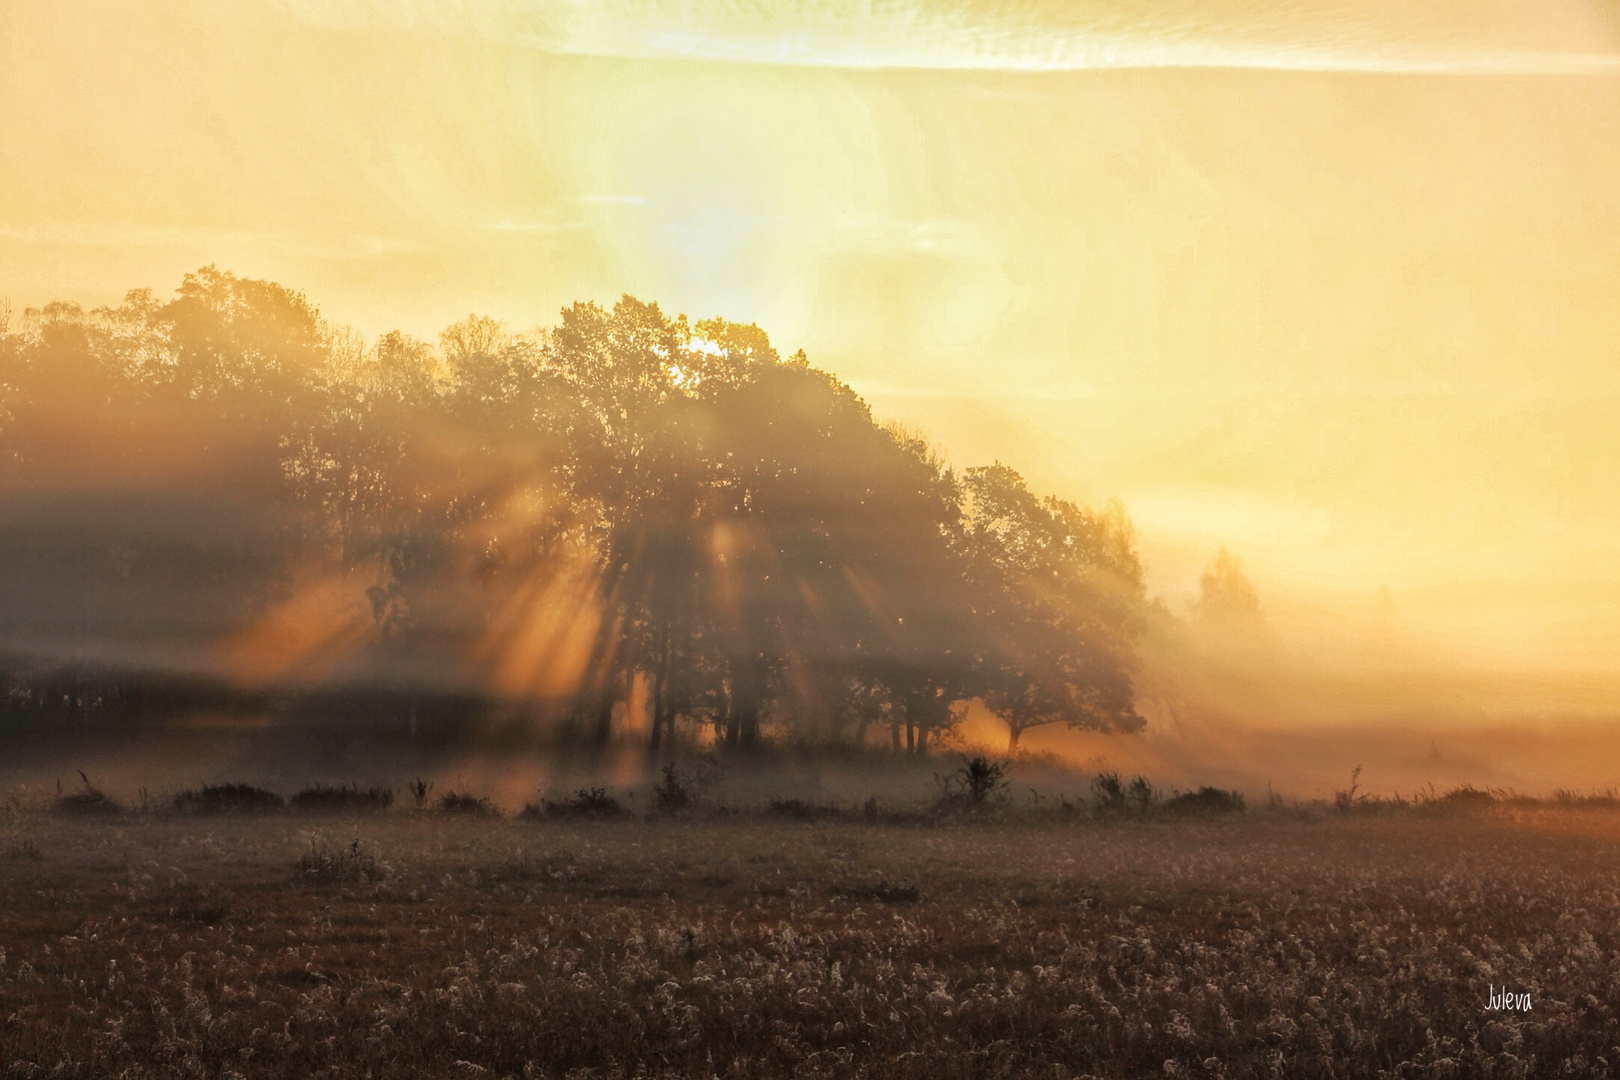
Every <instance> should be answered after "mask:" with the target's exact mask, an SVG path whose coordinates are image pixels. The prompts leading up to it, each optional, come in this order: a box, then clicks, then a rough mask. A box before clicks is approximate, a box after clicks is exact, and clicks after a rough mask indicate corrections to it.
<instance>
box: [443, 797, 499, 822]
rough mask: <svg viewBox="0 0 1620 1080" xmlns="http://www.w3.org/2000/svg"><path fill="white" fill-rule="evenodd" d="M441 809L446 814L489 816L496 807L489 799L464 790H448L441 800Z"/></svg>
mask: <svg viewBox="0 0 1620 1080" xmlns="http://www.w3.org/2000/svg"><path fill="white" fill-rule="evenodd" d="M439 809H440V811H442V812H443V813H446V814H468V815H472V816H477V817H488V816H492V815H494V814H495V808H494V807H493V806H491V805H490V802H489V800H488V799H484V798H480V797H478V796H477V795H472V794H469V793H467V792H464V791H447V792H445V794H444V797H443V798H441V799H440V800H439Z"/></svg>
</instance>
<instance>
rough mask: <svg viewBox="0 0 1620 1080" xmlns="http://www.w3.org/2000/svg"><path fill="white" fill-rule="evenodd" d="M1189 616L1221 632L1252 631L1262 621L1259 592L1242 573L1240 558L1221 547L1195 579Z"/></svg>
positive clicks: (1202, 624)
mask: <svg viewBox="0 0 1620 1080" xmlns="http://www.w3.org/2000/svg"><path fill="white" fill-rule="evenodd" d="M1192 615H1193V622H1194V623H1195V624H1197V625H1199V626H1201V627H1204V628H1206V629H1210V630H1214V631H1217V632H1221V633H1239V634H1252V633H1254V632H1256V631H1257V630H1259V629H1260V627H1261V625H1262V623H1263V621H1264V620H1263V618H1262V616H1261V612H1260V597H1259V594H1258V593H1256V592H1255V589H1254V585H1253V584H1251V583H1250V581H1249V579H1248V577H1247V575H1245V574H1244V573H1243V561H1242V560H1241V559H1238V558H1237V557H1236V556H1234V555H1233V554H1232V553H1231V552H1229V551H1227V550H1226V549H1225V548H1221V550H1220V551H1218V552H1217V553H1216V555H1215V560H1214V561H1213V562H1212V563H1210V564H1209V567H1208V569H1206V570H1205V571H1204V573H1203V576H1201V577H1200V578H1199V579H1198V599H1197V600H1196V601H1195V602H1194V604H1193V610H1192Z"/></svg>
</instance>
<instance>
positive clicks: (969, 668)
mask: <svg viewBox="0 0 1620 1080" xmlns="http://www.w3.org/2000/svg"><path fill="white" fill-rule="evenodd" d="M0 470H3V475H4V481H3V483H4V487H3V491H0V516H3V518H4V520H3V522H0V525H3V526H4V529H3V532H0V634H3V642H4V648H5V649H6V655H7V657H9V659H8V660H7V663H8V664H9V665H10V669H11V672H12V674H11V677H10V678H11V681H10V684H9V685H10V694H11V699H10V700H11V702H12V704H13V705H16V704H18V703H19V702H21V703H25V704H26V703H30V702H31V703H33V704H34V705H36V706H39V705H43V704H46V703H47V699H49V700H50V701H51V702H56V703H58V704H59V703H60V700H73V689H72V685H71V680H70V681H69V682H68V683H64V681H63V679H62V677H61V674H60V672H61V671H62V670H64V667H63V665H66V664H70V663H74V662H82V663H81V666H82V665H83V664H89V663H91V662H92V661H93V662H94V663H95V664H99V665H101V667H102V668H103V669H112V668H117V669H119V670H124V669H128V670H138V669H141V668H142V666H143V665H144V666H146V667H149V668H150V667H154V666H163V665H175V664H179V665H182V666H184V665H188V664H189V665H192V666H193V667H196V668H198V669H200V670H209V671H225V672H227V673H228V672H230V671H231V670H233V669H231V668H230V666H229V665H228V664H224V665H223V666H221V664H222V663H223V662H222V661H220V660H219V659H218V658H219V657H220V656H222V655H225V654H227V653H230V654H231V655H236V656H240V655H242V654H243V653H244V651H245V652H246V653H248V654H251V653H252V652H253V650H254V649H256V648H262V649H264V650H268V651H269V652H274V651H275V648H274V647H273V643H271V644H265V642H266V641H268V640H269V638H271V637H274V635H273V634H270V633H269V631H268V630H267V629H266V628H267V627H274V626H278V625H281V626H287V627H288V629H287V634H292V635H293V636H295V637H296V636H297V635H299V634H301V635H302V637H299V638H298V640H299V641H302V642H304V644H303V645H301V646H297V647H293V646H286V647H285V648H284V649H283V651H290V652H291V653H292V654H294V655H293V657H292V659H293V660H296V661H298V662H299V663H301V664H302V665H303V668H302V670H306V671H308V670H319V671H320V672H322V674H321V675H320V676H319V678H322V679H326V680H328V681H345V680H347V681H348V682H349V683H353V684H363V685H378V686H383V685H387V686H408V687H415V686H423V687H427V686H431V685H442V686H462V687H472V688H475V689H476V690H477V691H478V692H480V693H484V694H487V695H488V696H489V697H490V698H491V699H492V700H493V699H508V700H515V701H524V702H528V703H530V704H532V705H534V706H535V707H536V708H540V709H542V710H543V711H546V712H547V713H548V714H549V715H553V716H555V717H557V718H559V719H565V720H567V721H568V722H570V723H573V724H575V725H577V726H579V727H581V728H582V729H584V730H587V731H589V732H591V733H592V734H593V736H594V737H595V738H597V739H599V740H601V741H604V742H605V741H607V740H609V739H611V738H613V737H614V735H615V732H616V730H617V726H619V725H624V724H626V723H628V722H629V717H630V712H631V706H632V705H634V707H635V709H636V711H637V712H638V714H639V718H638V730H644V731H645V734H646V737H647V738H648V739H649V740H650V742H651V743H652V744H653V746H655V747H656V746H658V745H660V744H661V743H667V742H668V741H669V740H671V739H674V738H676V737H677V736H680V735H682V733H685V734H687V735H690V734H692V733H694V732H699V731H702V732H707V733H710V734H711V735H712V737H713V738H714V739H715V740H717V741H719V742H723V743H726V744H730V745H737V746H748V745H752V744H756V743H758V742H760V741H761V740H762V739H764V738H766V737H768V736H770V737H776V738H779V739H786V740H792V741H802V742H807V743H831V742H846V743H856V744H865V743H869V742H873V741H883V742H887V743H888V744H889V745H891V746H892V747H894V748H896V749H898V750H903V751H911V752H926V750H927V749H928V747H929V746H930V744H931V743H936V742H937V741H938V740H939V739H940V738H942V737H944V736H946V735H947V734H948V733H949V732H950V731H951V730H952V728H953V727H954V726H955V725H956V724H958V723H959V722H960V720H961V718H962V716H963V713H964V709H965V708H966V707H967V705H968V703H970V702H979V703H982V705H983V706H984V707H985V708H986V709H988V710H989V711H990V712H991V713H993V714H994V715H995V716H996V717H998V718H999V719H1000V720H1001V721H1002V722H1003V723H1004V724H1005V725H1006V728H1007V731H1008V736H1009V745H1010V746H1012V747H1016V746H1017V743H1018V740H1019V737H1020V736H1021V735H1022V734H1023V733H1024V732H1026V731H1028V730H1029V729H1031V728H1034V727H1037V726H1041V725H1047V724H1064V725H1069V726H1072V727H1079V728H1090V729H1097V730H1108V731H1130V730H1135V729H1137V728H1139V727H1141V725H1142V720H1141V718H1140V717H1139V716H1138V714H1137V710H1136V707H1135V702H1134V690H1133V675H1134V672H1135V668H1136V644H1137V640H1138V638H1139V636H1140V634H1141V633H1142V630H1143V627H1144V624H1145V620H1146V617H1147V610H1148V609H1147V605H1146V603H1145V598H1144V589H1143V584H1142V567H1141V562H1140V559H1139V557H1138V555H1137V552H1136V549H1135V541H1134V532H1133V529H1132V526H1131V523H1130V521H1129V519H1128V518H1127V516H1126V515H1125V513H1124V511H1123V509H1122V508H1121V507H1120V506H1119V505H1118V504H1117V503H1116V504H1112V505H1110V506H1109V507H1107V508H1104V509H1101V510H1095V509H1091V508H1087V507H1084V506H1080V505H1077V504H1075V503H1072V502H1067V501H1064V500H1061V499H1056V498H1052V497H1041V496H1038V495H1037V494H1035V493H1034V492H1032V491H1031V490H1030V489H1029V487H1028V485H1027V484H1026V483H1025V482H1024V480H1023V479H1022V478H1021V477H1020V476H1019V475H1018V473H1017V472H1015V471H1014V470H1012V469H1011V468H1008V467H1007V466H1005V465H1002V464H994V465H989V466H984V467H977V468H968V469H965V470H960V471H958V470H956V469H953V468H951V467H949V466H948V465H947V464H946V463H945V462H944V461H943V460H942V458H941V456H940V455H939V454H938V453H937V452H935V451H934V450H932V449H931V448H930V446H929V445H928V444H927V442H926V441H925V440H924V439H923V438H922V437H921V436H920V435H919V434H917V433H916V432H913V431H910V430H908V429H906V428H903V427H900V426H897V425H892V424H884V423H881V422H879V421H878V420H876V419H875V418H874V417H873V416H872V413H871V410H870V409H869V408H868V406H867V405H866V403H865V402H864V401H862V400H861V398H860V397H859V396H858V395H856V394H855V393H854V392H853V391H852V390H851V389H850V388H849V387H848V386H845V385H844V384H842V383H840V382H839V381H838V380H837V379H836V378H834V377H833V376H832V375H830V374H828V373H826V372H824V371H821V370H818V369H817V368H815V367H813V366H811V365H810V364H809V363H808V361H807V360H806V358H805V357H804V355H803V354H802V353H799V354H797V355H794V356H786V357H785V356H781V355H779V354H778V352H777V351H776V349H775V348H773V346H772V345H771V343H770V340H769V339H768V337H767V335H766V334H765V333H764V332H763V331H761V330H760V329H759V328H758V327H756V326H753V325H743V324H739V323H734V322H728V321H725V320H723V319H708V320H704V321H700V322H696V323H691V322H689V321H688V320H687V319H686V317H685V316H679V317H673V318H672V317H670V316H668V315H666V314H665V313H664V312H663V311H661V310H660V309H659V307H658V306H657V305H656V304H653V303H646V302H643V301H640V300H636V299H634V298H631V297H629V296H626V297H624V298H623V299H621V300H620V301H618V302H617V303H616V304H614V305H612V307H604V306H600V305H597V304H594V303H578V304H574V305H573V306H571V307H568V308H566V309H564V310H563V312H562V316H561V321H560V322H559V323H558V324H557V325H555V326H554V327H551V328H549V329H545V330H536V331H533V332H528V333H511V332H509V331H508V330H507V328H506V327H505V326H503V325H502V324H500V323H497V322H496V321H494V320H492V319H488V318H483V317H476V316H473V317H469V318H467V319H465V320H463V321H461V322H458V323H456V324H455V325H453V326H451V327H449V328H447V329H446V330H445V331H444V332H443V333H442V334H441V335H440V337H439V340H438V342H437V343H428V342H424V341H419V340H416V339H413V338H412V337H410V336H408V335H406V334H403V333H399V332H393V333H388V334H384V335H382V336H381V337H379V338H377V339H376V340H374V341H366V340H363V339H361V338H360V337H359V336H358V335H356V334H354V333H353V332H352V331H348V330H345V329H343V328H340V327H335V326H333V325H331V324H329V323H327V322H326V321H324V320H323V319H322V318H321V316H320V313H319V312H318V310H317V309H316V308H315V307H314V306H313V305H312V304H311V303H310V302H309V301H308V300H307V299H306V298H305V297H304V296H303V295H301V294H299V293H297V292H295V291H293V290H290V289H288V288H285V287H283V286H280V285H277V284H274V283H272V282H267V281H256V280H249V279H245V278H240V277H237V276H235V275H233V274H230V273H227V272H224V271H221V270H218V269H216V268H214V267H208V268H204V269H202V270H199V271H197V272H196V273H194V274H189V275H187V276H186V277H185V280H184V281H183V283H182V284H181V286H180V288H179V289H178V290H177V292H176V293H175V295H174V296H173V297H172V298H170V299H166V300H165V299H160V298H158V297H156V296H154V295H153V294H152V293H151V292H149V291H146V290H139V291H134V292H131V293H129V294H128V295H127V296H126V297H125V299H124V301H123V302H122V303H121V304H119V305H117V306H115V307H107V308H99V309H96V310H93V311H88V312H87V311H85V310H83V309H82V308H80V307H79V306H78V305H75V304H71V303H66V302H56V303H52V304H49V305H47V306H45V307H43V308H41V309H37V310H30V311H27V312H25V313H23V315H22V316H21V317H20V318H11V317H9V315H7V316H0ZM311 582H324V583H325V584H324V585H323V586H322V588H324V589H325V592H323V593H320V595H321V596H325V597H327V598H328V600H329V601H330V598H331V597H333V596H335V597H337V598H338V599H337V606H336V607H335V608H334V607H333V606H332V603H330V602H329V603H328V604H327V607H326V608H323V607H322V606H321V605H320V604H318V603H315V602H314V601H310V600H308V596H310V595H314V593H312V592H310V590H311V589H313V586H311V585H310V583H311ZM345 603H347V604H348V606H347V607H344V606H343V605H344V604H345ZM301 605H302V606H301ZM355 610H358V611H361V612H363V614H364V618H363V619H361V620H360V621H359V622H358V623H356V622H355V621H354V618H353V612H354V611H355ZM334 611H337V612H340V613H341V612H347V613H348V614H333V612H334ZM298 612H304V614H303V615H298V614H297V613H298ZM289 613H293V614H291V615H290V614H289ZM278 619H279V620H281V622H279V623H278V622H277V620H278ZM289 619H291V620H292V621H293V622H295V623H296V622H298V621H299V620H302V625H296V626H293V625H291V624H289V623H288V620H289ZM344 619H347V620H348V622H344V621H343V620H344ZM295 631H296V633H295ZM255 633H257V634H258V636H257V637H255ZM287 634H284V635H283V637H286V636H287ZM255 643H258V644H255ZM283 644H284V645H285V643H283ZM231 649H235V650H236V652H235V653H231V652H230V651H231ZM222 650H223V652H222ZM317 661H319V663H318V664H317V663H316V662H317ZM52 664H54V665H55V666H54V667H52ZM53 671H54V672H55V674H54V675H52V674H50V673H51V672H53ZM28 673H32V674H28ZM284 674H285V672H278V671H276V670H273V669H272V670H271V673H270V674H268V675H265V676H263V677H265V678H269V679H274V678H278V677H282V676H283V675H284ZM52 678H54V679H55V682H52V681H51V680H52ZM115 681H116V680H115ZM98 685H100V684H98ZM64 686H65V687H66V688H65V689H64ZM47 687H50V689H46V688H47ZM53 695H54V696H53ZM59 699H60V700H59ZM98 700H99V699H98Z"/></svg>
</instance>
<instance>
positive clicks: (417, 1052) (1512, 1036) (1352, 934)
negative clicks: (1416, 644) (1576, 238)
mask: <svg viewBox="0 0 1620 1080" xmlns="http://www.w3.org/2000/svg"><path fill="white" fill-rule="evenodd" d="M1617 945H1620V814H1616V813H1614V812H1613V811H1608V810H1600V809H1591V810H1581V809H1568V808H1565V809H1558V808H1554V807H1540V808H1512V807H1503V806H1493V807H1485V808H1474V809H1466V810H1457V811H1454V812H1450V813H1419V812H1414V811H1403V812H1398V813H1394V812H1392V813H1381V814H1370V813H1368V814H1358V813H1351V814H1336V813H1332V812H1330V811H1325V810H1317V811H1312V812H1301V811H1287V810H1268V809H1257V810H1251V811H1249V812H1247V813H1243V814H1228V815H1224V816H1221V817H1219V818H1211V819H1196V818H1192V819H1184V820H1170V819H1164V820H1118V821H1113V822H1106V821H1097V820H1093V819H1089V818H1086V819H1075V820H1069V819H1066V818H1064V817H1063V816H1061V815H1034V814H1028V815H1024V816H1022V817H1019V818H1016V819H1003V820H990V821H975V820H955V821H948V822H933V823H930V822H926V821H919V822H916V823H910V824H906V823H888V822H882V821H879V822H876V823H872V822H866V821H863V820H861V819H860V818H859V817H851V818H844V819H838V820H832V821H815V820H811V821H794V820H782V819H768V818H764V817H761V816H759V815H751V814H736V815H733V816H730V817H715V816H713V815H688V816H686V817H680V818H675V819H671V820H652V821H648V820H643V819H625V820H620V821H576V820H543V819H542V820H528V819H517V818H502V817H497V816H488V815H481V814H477V813H471V814H460V815H451V814H445V813H436V812H416V811H410V810H403V809H400V808H397V807H396V808H394V809H392V810H390V811H388V812H386V813H374V814H369V815H354V816H352V817H341V816H326V817H320V816H309V815H295V814H293V813H291V812H280V813H271V814H261V815H242V814H238V815H222V816H196V815H193V816H178V815H173V814H134V813H125V814H119V815H106V816H103V815H96V814H84V815H78V816H66V815H62V814H59V813H49V812H47V811H44V810H31V809H20V808H15V807H13V808H12V809H11V810H10V811H9V816H8V817H7V818H4V819H0V1076H5V1077H41V1078H43V1077H47V1076H49V1077H115V1076H117V1077H130V1078H135V1077H270V1076H277V1077H280V1076H299V1077H304V1076H308V1077H368V1076H369V1077H379V1078H381V1077H461V1076H467V1077H473V1076H488V1077H535V1076H544V1077H637V1076H647V1077H661V1076H701V1077H707V1076H718V1077H817V1076H826V1077H865V1076H871V1077H915V1078H918V1080H922V1078H929V1080H934V1078H946V1077H991V1076H1005V1077H1023V1076H1031V1077H1053V1078H1057V1077H1065V1078H1067V1077H1076V1076H1085V1075H1094V1076H1107V1077H1116V1076H1117V1077H1135V1076H1196V1077H1239V1076H1276V1077H1329V1076H1332V1077H1361V1076H1369V1077H1370V1076H1401V1077H1427V1076H1434V1077H1441V1076H1445V1077H1459V1078H1461V1077H1555V1076H1609V1075H1611V1073H1612V1070H1613V1068H1614V1067H1615V1066H1616V1065H1617V1064H1620V1045H1617V1044H1620V1021H1617V1018H1616V1012H1615V1010H1616V1007H1617V1006H1620V957H1617V955H1616V947H1617ZM1504 989H1506V990H1509V991H1512V992H1514V993H1526V994H1528V995H1529V999H1530V1005H1531V1007H1530V1009H1529V1010H1528V1011H1508V1010H1491V1009H1488V1008H1487V1004H1488V999H1489V998H1490V996H1491V994H1492V993H1493V992H1500V991H1502V990H1504Z"/></svg>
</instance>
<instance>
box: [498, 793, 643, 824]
mask: <svg viewBox="0 0 1620 1080" xmlns="http://www.w3.org/2000/svg"><path fill="white" fill-rule="evenodd" d="M629 813H630V811H628V810H626V809H625V808H624V807H623V806H622V805H620V803H619V800H618V799H615V798H614V797H613V796H612V795H610V794H608V790H607V788H599V787H593V788H580V789H579V791H577V792H575V794H574V797H573V798H571V799H567V800H564V801H563V802H552V801H551V800H550V799H542V800H541V801H540V805H538V806H536V805H535V804H533V803H530V804H529V805H528V806H525V807H524V808H523V816H524V817H526V818H538V817H546V818H599V819H612V818H621V817H626V816H628V815H629Z"/></svg>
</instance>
